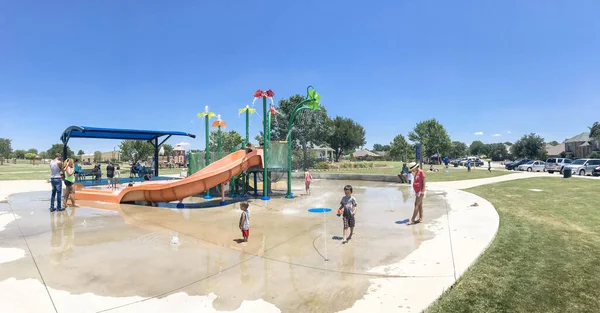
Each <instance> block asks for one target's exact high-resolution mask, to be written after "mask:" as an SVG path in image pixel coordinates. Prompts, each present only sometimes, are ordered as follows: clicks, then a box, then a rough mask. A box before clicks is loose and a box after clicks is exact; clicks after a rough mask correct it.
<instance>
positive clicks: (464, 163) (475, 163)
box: [459, 157, 484, 166]
mask: <svg viewBox="0 0 600 313" xmlns="http://www.w3.org/2000/svg"><path fill="white" fill-rule="evenodd" d="M467 163H471V165H472V166H482V165H483V164H484V162H483V161H481V160H480V159H479V158H476V157H468V158H462V159H461V160H460V162H459V165H462V166H467Z"/></svg>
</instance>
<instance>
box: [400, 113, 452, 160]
mask: <svg viewBox="0 0 600 313" xmlns="http://www.w3.org/2000/svg"><path fill="white" fill-rule="evenodd" d="M408 139H410V141H412V142H416V143H420V144H421V151H422V153H423V154H424V155H425V156H427V157H429V156H431V155H434V154H438V155H444V154H447V153H448V152H449V151H450V145H451V143H452V141H451V140H450V136H448V132H446V129H445V128H444V126H442V124H440V122H438V121H437V120H436V119H430V120H426V121H423V122H419V123H417V125H416V126H415V128H414V129H413V131H411V132H410V133H409V134H408Z"/></svg>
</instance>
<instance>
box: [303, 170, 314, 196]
mask: <svg viewBox="0 0 600 313" xmlns="http://www.w3.org/2000/svg"><path fill="white" fill-rule="evenodd" d="M312 180H313V178H312V175H310V172H309V171H308V169H305V170H304V187H305V189H306V194H307V195H309V196H310V183H311V182H312Z"/></svg>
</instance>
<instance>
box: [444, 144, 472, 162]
mask: <svg viewBox="0 0 600 313" xmlns="http://www.w3.org/2000/svg"><path fill="white" fill-rule="evenodd" d="M468 150H469V148H468V147H467V145H466V144H465V143H464V142H460V141H453V142H452V144H451V145H450V153H449V155H450V157H451V158H453V159H456V158H460V157H464V156H466V155H467V154H468Z"/></svg>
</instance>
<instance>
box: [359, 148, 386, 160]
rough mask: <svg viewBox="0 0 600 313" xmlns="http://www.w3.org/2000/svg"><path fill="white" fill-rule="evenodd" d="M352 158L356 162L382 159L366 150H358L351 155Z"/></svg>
mask: <svg viewBox="0 0 600 313" xmlns="http://www.w3.org/2000/svg"><path fill="white" fill-rule="evenodd" d="M352 157H353V158H355V159H357V160H367V159H373V160H379V159H381V158H382V156H381V155H379V154H377V153H374V152H371V151H369V150H366V149H362V150H358V151H356V152H354V153H352Z"/></svg>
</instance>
